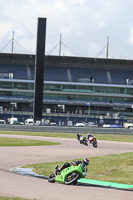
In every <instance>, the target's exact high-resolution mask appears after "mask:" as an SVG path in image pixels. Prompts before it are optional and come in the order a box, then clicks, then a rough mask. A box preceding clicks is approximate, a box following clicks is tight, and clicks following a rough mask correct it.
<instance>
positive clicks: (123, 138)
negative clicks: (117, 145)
mask: <svg viewBox="0 0 133 200" xmlns="http://www.w3.org/2000/svg"><path fill="white" fill-rule="evenodd" d="M0 134H11V135H29V136H43V137H60V138H77V137H76V133H50V132H23V131H0ZM83 135H84V136H87V134H83ZM94 135H95V136H96V138H97V140H106V141H119V142H133V135H115V134H113V135H112V134H94Z"/></svg>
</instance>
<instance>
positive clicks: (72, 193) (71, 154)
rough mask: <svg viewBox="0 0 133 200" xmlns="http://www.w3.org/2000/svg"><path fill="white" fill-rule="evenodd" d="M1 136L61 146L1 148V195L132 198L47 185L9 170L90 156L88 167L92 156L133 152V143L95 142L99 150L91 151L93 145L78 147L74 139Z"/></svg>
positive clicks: (52, 199)
mask: <svg viewBox="0 0 133 200" xmlns="http://www.w3.org/2000/svg"><path fill="white" fill-rule="evenodd" d="M0 137H12V138H23V139H34V140H35V139H36V140H45V141H52V142H60V143H62V145H58V146H57V145H56V146H36V147H0V196H8V197H22V198H27V199H38V200H39V199H40V200H41V199H44V200H81V199H90V200H105V199H108V200H131V199H132V198H133V192H132V191H123V190H118V189H115V188H102V187H96V186H95V187H94V186H84V185H82V184H79V185H76V186H73V185H69V186H67V185H64V184H59V183H49V182H48V181H47V180H46V179H41V178H36V177H30V176H22V175H19V174H16V173H13V172H10V171H9V169H10V168H14V167H18V166H24V165H26V164H32V163H43V162H53V161H61V160H63V161H64V160H67V159H68V160H69V159H76V158H77V159H78V158H84V157H89V158H90V164H91V157H93V156H102V155H109V154H119V153H125V152H133V143H127V142H125V143H124V142H112V141H98V148H93V147H92V145H89V146H83V145H80V144H79V142H78V141H77V140H76V139H64V138H46V137H37V136H17V135H4V134H1V135H0ZM123 162H124V161H123ZM88 173H89V167H88Z"/></svg>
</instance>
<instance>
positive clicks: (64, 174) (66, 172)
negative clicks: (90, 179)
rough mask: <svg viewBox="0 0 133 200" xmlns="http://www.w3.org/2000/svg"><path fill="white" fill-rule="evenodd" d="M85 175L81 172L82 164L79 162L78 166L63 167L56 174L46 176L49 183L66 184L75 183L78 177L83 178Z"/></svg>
mask: <svg viewBox="0 0 133 200" xmlns="http://www.w3.org/2000/svg"><path fill="white" fill-rule="evenodd" d="M86 175H87V174H86V173H85V172H83V166H82V164H79V165H78V166H73V165H71V166H70V167H67V168H65V169H63V170H62V171H61V172H57V174H56V173H53V174H51V175H50V176H49V177H48V181H49V182H50V183H54V182H59V183H64V184H66V185H72V184H73V185H75V184H76V183H77V180H78V179H80V178H84V177H85V176H86Z"/></svg>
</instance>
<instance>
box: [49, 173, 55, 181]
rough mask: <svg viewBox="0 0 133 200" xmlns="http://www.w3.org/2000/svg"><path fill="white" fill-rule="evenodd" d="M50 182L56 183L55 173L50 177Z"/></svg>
mask: <svg viewBox="0 0 133 200" xmlns="http://www.w3.org/2000/svg"><path fill="white" fill-rule="evenodd" d="M48 181H49V182H50V183H54V182H55V174H54V173H53V174H51V175H50V176H49V177H48Z"/></svg>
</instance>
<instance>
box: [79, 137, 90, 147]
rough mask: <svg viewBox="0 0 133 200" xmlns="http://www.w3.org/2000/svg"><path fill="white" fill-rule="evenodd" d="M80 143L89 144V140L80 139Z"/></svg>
mask: <svg viewBox="0 0 133 200" xmlns="http://www.w3.org/2000/svg"><path fill="white" fill-rule="evenodd" d="M80 144H84V145H86V146H88V141H87V140H86V139H84V140H80Z"/></svg>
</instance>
